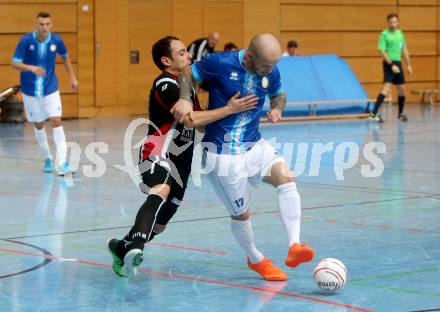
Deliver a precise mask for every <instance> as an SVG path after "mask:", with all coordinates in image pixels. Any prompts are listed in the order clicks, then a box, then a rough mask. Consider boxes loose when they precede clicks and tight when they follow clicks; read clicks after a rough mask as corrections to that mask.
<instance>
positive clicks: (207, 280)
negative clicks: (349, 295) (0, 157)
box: [0, 248, 372, 312]
mask: <svg viewBox="0 0 440 312" xmlns="http://www.w3.org/2000/svg"><path fill="white" fill-rule="evenodd" d="M0 251H4V252H9V253H15V254H20V255H27V256H34V257H41V258H48V259H51V260H59V261H69V262H77V263H80V264H86V265H94V266H98V267H105V268H111V267H112V266H111V265H110V264H104V263H99V262H93V261H84V260H79V259H69V258H63V257H56V256H48V255H43V254H37V253H33V252H28V251H20V250H13V249H6V248H0ZM139 272H142V273H145V274H148V275H156V276H162V277H170V278H175V279H181V280H187V281H197V282H201V283H207V284H215V285H221V286H228V287H234V288H242V289H251V290H254V291H261V292H265V293H272V294H276V295H282V296H287V297H292V298H296V299H302V300H306V301H312V302H317V303H323V304H328V305H333V306H338V307H343V308H346V309H351V310H355V311H362V312H371V311H372V310H368V309H364V308H360V307H356V306H352V305H348V304H344V303H339V302H333V301H329V300H325V299H320V298H315V297H309V296H303V295H298V294H294V293H289V292H285V291H278V290H273V289H269V288H263V287H254V286H249V285H244V284H237V283H230V282H222V281H217V280H210V279H204V278H198V277H191V276H184V275H176V274H171V273H163V272H155V271H148V270H144V269H141V270H139Z"/></svg>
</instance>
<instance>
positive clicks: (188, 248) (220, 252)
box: [146, 242, 226, 255]
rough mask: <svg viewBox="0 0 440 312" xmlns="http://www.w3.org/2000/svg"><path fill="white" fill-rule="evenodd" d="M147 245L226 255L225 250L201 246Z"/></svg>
mask: <svg viewBox="0 0 440 312" xmlns="http://www.w3.org/2000/svg"><path fill="white" fill-rule="evenodd" d="M146 245H147V246H148V245H153V246H160V247H168V248H177V249H183V250H191V251H200V252H207V253H215V254H218V255H226V252H224V251H216V250H209V249H201V248H194V247H184V246H178V245H169V244H161V243H152V242H150V243H147V244H146Z"/></svg>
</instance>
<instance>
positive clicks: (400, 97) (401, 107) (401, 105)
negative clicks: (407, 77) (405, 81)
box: [398, 96, 405, 117]
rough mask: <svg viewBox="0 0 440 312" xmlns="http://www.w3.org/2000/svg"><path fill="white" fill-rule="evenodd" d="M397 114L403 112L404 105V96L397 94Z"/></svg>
mask: <svg viewBox="0 0 440 312" xmlns="http://www.w3.org/2000/svg"><path fill="white" fill-rule="evenodd" d="M398 103H399V116H398V117H400V115H402V113H403V107H404V106H405V96H399V102H398Z"/></svg>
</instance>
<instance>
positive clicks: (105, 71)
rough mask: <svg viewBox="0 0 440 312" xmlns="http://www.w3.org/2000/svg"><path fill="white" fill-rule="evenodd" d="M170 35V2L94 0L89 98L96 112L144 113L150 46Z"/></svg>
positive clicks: (153, 70) (150, 65)
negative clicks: (92, 71)
mask: <svg viewBox="0 0 440 312" xmlns="http://www.w3.org/2000/svg"><path fill="white" fill-rule="evenodd" d="M171 33H172V0H95V102H96V106H97V107H100V108H101V111H102V112H105V113H106V114H107V115H119V114H121V115H126V114H131V115H134V114H145V113H146V112H147V105H148V103H147V98H148V93H149V89H150V87H151V83H152V81H153V79H154V77H155V76H156V75H157V74H158V73H159V70H157V69H156V67H155V66H154V63H153V61H152V58H151V45H152V44H153V43H154V42H155V41H156V40H157V39H159V38H160V37H162V36H165V35H168V34H171Z"/></svg>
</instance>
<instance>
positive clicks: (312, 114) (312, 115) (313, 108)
mask: <svg viewBox="0 0 440 312" xmlns="http://www.w3.org/2000/svg"><path fill="white" fill-rule="evenodd" d="M375 102H376V100H375V99H366V100H335V101H311V102H288V103H287V106H304V105H307V106H308V108H309V116H286V117H282V119H281V120H282V121H294V120H316V119H353V118H365V117H368V116H369V112H370V104H371V103H375ZM353 103H367V107H366V109H365V113H360V114H341V115H322V116H317V115H316V112H317V107H318V105H322V104H353ZM264 119H265V118H263V119H262V121H263V122H264ZM266 121H267V120H266Z"/></svg>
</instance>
